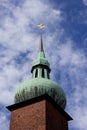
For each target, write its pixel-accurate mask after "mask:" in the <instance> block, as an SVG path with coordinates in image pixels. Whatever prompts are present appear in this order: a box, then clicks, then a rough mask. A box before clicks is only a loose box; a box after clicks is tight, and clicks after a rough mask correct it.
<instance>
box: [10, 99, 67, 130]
mask: <svg viewBox="0 0 87 130" xmlns="http://www.w3.org/2000/svg"><path fill="white" fill-rule="evenodd" d="M10 130H68V126H67V121H66V119H65V118H64V117H63V116H62V115H61V114H60V113H59V112H58V110H57V109H56V108H55V107H54V106H53V105H52V104H51V103H49V102H48V101H46V100H43V101H40V102H37V103H33V104H31V105H28V106H25V107H22V108H19V109H16V110H13V111H12V112H11V123H10Z"/></svg>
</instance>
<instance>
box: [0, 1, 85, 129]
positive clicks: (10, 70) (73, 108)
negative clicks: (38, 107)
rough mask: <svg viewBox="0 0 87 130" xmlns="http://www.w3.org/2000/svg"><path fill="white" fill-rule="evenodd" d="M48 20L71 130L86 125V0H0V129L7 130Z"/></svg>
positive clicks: (55, 73)
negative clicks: (42, 26) (10, 108)
mask: <svg viewBox="0 0 87 130" xmlns="http://www.w3.org/2000/svg"><path fill="white" fill-rule="evenodd" d="M39 23H44V24H45V25H46V28H45V29H44V31H43V41H44V50H45V53H46V57H47V59H48V61H49V63H50V65H51V70H52V71H51V79H52V80H54V81H55V82H57V83H58V84H59V85H60V86H61V87H62V88H63V89H64V91H65V93H66V97H67V106H66V111H67V112H68V113H69V114H70V115H71V116H72V118H73V119H74V120H73V121H71V122H69V130H86V129H87V0H75V1H74V0H62V1H61V0H55V1H54V0H47V1H45V0H32V1H30V0H19V1H18V0H0V130H2V129H4V130H9V120H10V112H9V111H8V110H7V109H6V108H5V107H6V106H8V105H11V104H13V103H14V93H15V90H16V88H17V86H18V85H19V84H20V83H21V82H23V81H24V80H26V79H28V78H30V77H31V73H30V70H31V66H32V62H33V60H34V59H35V58H36V55H37V51H38V46H39V41H40V33H39V30H38V28H37V25H38V24H39Z"/></svg>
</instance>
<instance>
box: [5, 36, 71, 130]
mask: <svg viewBox="0 0 87 130" xmlns="http://www.w3.org/2000/svg"><path fill="white" fill-rule="evenodd" d="M50 71H51V69H50V64H49V62H48V61H47V60H46V58H45V53H44V49H43V41H42V35H41V39H40V47H39V52H38V56H37V58H36V60H35V61H34V63H33V66H32V69H31V72H32V78H31V79H29V80H27V81H25V82H23V83H22V84H21V85H20V86H19V87H18V88H17V90H16V93H15V104H13V105H11V106H8V107H7V108H8V109H9V110H10V111H11V120H10V130H68V121H69V120H72V118H71V117H70V116H69V115H68V114H67V113H66V112H65V111H64V108H65V106H66V96H65V93H64V91H63V89H62V88H61V87H59V86H58V85H57V84H56V83H55V82H53V81H51V80H50Z"/></svg>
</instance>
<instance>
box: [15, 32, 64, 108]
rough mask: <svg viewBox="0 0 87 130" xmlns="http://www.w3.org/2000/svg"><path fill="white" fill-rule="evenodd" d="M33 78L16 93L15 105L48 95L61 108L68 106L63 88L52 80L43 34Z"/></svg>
mask: <svg viewBox="0 0 87 130" xmlns="http://www.w3.org/2000/svg"><path fill="white" fill-rule="evenodd" d="M31 72H32V78H31V79H30V80H27V81H25V82H24V83H22V84H21V85H20V86H19V87H18V89H17V90H16V93H15V103H19V102H22V101H25V100H28V99H32V98H34V97H37V96H41V95H44V94H48V95H49V96H50V97H52V99H53V100H54V101H55V102H56V103H57V104H58V105H59V106H60V107H61V108H63V109H64V108H65V106H66V96H65V93H64V91H63V90H62V88H61V87H59V86H58V85H57V84H56V83H55V82H53V81H51V80H50V64H49V62H48V60H47V59H46V57H45V53H44V49H43V40H42V34H41V37H40V46H39V52H38V55H37V58H36V59H35V61H34V63H33V65H32V69H31Z"/></svg>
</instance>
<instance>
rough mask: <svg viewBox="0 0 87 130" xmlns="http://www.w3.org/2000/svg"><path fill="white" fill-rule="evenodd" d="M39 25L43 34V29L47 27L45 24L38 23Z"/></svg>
mask: <svg viewBox="0 0 87 130" xmlns="http://www.w3.org/2000/svg"><path fill="white" fill-rule="evenodd" d="M37 27H38V28H39V29H40V30H41V34H42V29H44V28H45V24H42V23H41V24H38V25H37Z"/></svg>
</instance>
